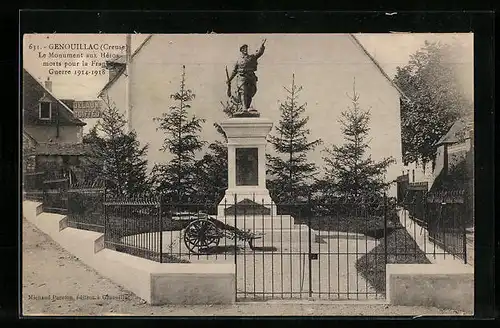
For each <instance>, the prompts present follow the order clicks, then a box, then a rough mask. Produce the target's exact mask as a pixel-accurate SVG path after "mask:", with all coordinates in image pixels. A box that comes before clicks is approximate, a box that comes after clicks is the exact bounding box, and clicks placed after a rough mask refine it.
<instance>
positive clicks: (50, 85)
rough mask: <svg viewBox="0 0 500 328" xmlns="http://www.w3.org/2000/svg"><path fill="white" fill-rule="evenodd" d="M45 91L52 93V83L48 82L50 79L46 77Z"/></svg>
mask: <svg viewBox="0 0 500 328" xmlns="http://www.w3.org/2000/svg"><path fill="white" fill-rule="evenodd" d="M45 89H47V90H49V91H50V92H52V81H51V80H50V77H47V80H46V81H45Z"/></svg>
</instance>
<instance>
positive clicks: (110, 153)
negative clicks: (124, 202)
mask: <svg viewBox="0 0 500 328" xmlns="http://www.w3.org/2000/svg"><path fill="white" fill-rule="evenodd" d="M104 103H105V105H106V107H107V108H106V109H105V110H103V113H102V117H101V118H100V120H99V121H98V123H97V125H96V126H94V128H92V130H91V131H90V132H89V133H88V134H87V135H86V136H85V137H84V143H85V144H87V145H88V146H89V147H88V148H89V151H90V154H89V156H87V158H86V160H85V164H84V166H83V170H84V175H85V179H86V180H87V181H99V184H102V183H103V182H104V181H105V183H106V186H107V188H108V191H109V192H110V194H111V195H114V196H132V195H134V194H137V193H143V192H145V191H147V190H148V181H147V159H146V158H145V157H146V154H147V150H148V145H145V146H141V145H140V143H139V141H138V140H137V134H136V133H135V131H133V130H132V131H125V124H126V121H125V119H124V116H123V114H121V113H120V112H119V110H118V109H117V108H116V106H115V105H114V104H111V103H110V101H109V99H107V100H106V101H104Z"/></svg>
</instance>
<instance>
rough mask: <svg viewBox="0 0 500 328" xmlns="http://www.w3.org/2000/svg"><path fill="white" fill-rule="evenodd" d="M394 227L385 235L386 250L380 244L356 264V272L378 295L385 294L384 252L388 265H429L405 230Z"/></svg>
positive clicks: (383, 245)
mask: <svg viewBox="0 0 500 328" xmlns="http://www.w3.org/2000/svg"><path fill="white" fill-rule="evenodd" d="M394 225H395V226H396V227H395V229H394V230H393V231H392V232H391V233H390V234H388V235H387V249H386V248H385V243H381V244H379V245H378V246H377V247H375V248H374V249H372V250H371V251H370V252H369V253H368V254H366V255H364V256H363V257H361V258H359V259H358V261H357V262H356V269H357V270H358V272H359V273H360V274H361V275H362V276H363V277H364V278H365V279H366V280H367V281H368V282H369V283H370V284H371V285H372V286H373V288H375V290H376V291H377V293H380V294H385V286H386V285H385V283H386V276H385V271H386V270H385V268H386V266H385V253H386V251H387V263H390V264H430V263H431V262H430V261H429V260H428V259H427V257H426V255H425V253H424V252H423V251H421V250H420V248H419V247H418V245H417V243H416V242H415V240H414V239H413V238H412V237H411V236H410V234H408V232H407V231H406V229H404V227H403V226H402V225H401V224H400V223H399V222H396V223H394Z"/></svg>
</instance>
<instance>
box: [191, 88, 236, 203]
mask: <svg viewBox="0 0 500 328" xmlns="http://www.w3.org/2000/svg"><path fill="white" fill-rule="evenodd" d="M221 105H222V110H223V112H224V113H225V114H226V116H228V117H232V116H233V114H234V113H235V112H236V111H238V109H239V108H240V107H241V100H240V98H239V97H237V96H234V95H233V96H231V97H230V98H229V99H228V100H227V101H226V102H221ZM214 127H215V129H216V130H217V132H219V134H220V135H221V137H222V139H223V141H221V140H215V141H214V142H212V143H211V144H210V145H209V146H208V152H207V153H206V154H205V155H204V156H203V157H202V158H201V159H200V160H198V161H197V162H196V172H197V179H196V181H197V183H196V189H197V195H198V196H199V199H198V201H200V202H207V203H209V204H216V203H218V202H219V201H220V200H221V199H222V197H223V196H224V191H225V190H226V189H227V183H228V182H227V174H228V172H227V145H226V143H227V136H226V133H225V132H224V129H222V127H221V126H220V125H219V124H218V123H214Z"/></svg>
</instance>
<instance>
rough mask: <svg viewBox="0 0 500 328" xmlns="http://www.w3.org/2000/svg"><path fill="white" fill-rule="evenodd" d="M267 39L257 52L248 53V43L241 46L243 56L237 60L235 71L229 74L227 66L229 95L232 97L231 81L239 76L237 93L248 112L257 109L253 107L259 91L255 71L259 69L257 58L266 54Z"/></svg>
mask: <svg viewBox="0 0 500 328" xmlns="http://www.w3.org/2000/svg"><path fill="white" fill-rule="evenodd" d="M265 43H266V39H264V40H263V41H262V43H261V45H260V48H259V50H257V52H256V53H255V54H251V55H249V54H248V45H246V44H244V45H242V46H241V47H240V52H241V57H240V58H239V59H238V60H237V61H236V64H235V65H234V68H233V72H232V73H231V76H229V74H228V72H227V68H226V76H227V81H226V83H227V96H228V97H231V81H232V80H233V79H234V78H235V77H237V79H236V83H237V87H238V89H237V95H238V98H239V99H240V100H241V104H242V105H243V111H244V112H248V111H249V110H250V111H255V110H254V109H251V107H250V105H251V104H252V98H253V97H254V96H255V93H256V92H257V80H258V79H257V76H256V75H255V71H256V70H257V59H259V58H260V57H261V56H262V55H263V54H264V49H265V46H264V44H265Z"/></svg>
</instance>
